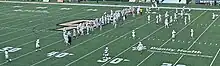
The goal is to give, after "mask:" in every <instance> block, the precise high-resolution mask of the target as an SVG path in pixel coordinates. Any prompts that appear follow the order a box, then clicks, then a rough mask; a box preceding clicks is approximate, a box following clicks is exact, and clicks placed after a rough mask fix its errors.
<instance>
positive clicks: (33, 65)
mask: <svg viewBox="0 0 220 66" xmlns="http://www.w3.org/2000/svg"><path fill="white" fill-rule="evenodd" d="M141 17H144V16H141ZM141 17H138V18H136V19H134V20H137V19H139V18H141ZM134 20H132V21H134ZM132 21H131V22H132ZM127 23H128V22H126V23H125V24H127ZM123 25H124V24H123ZM114 29H115V28H114ZM111 30H113V29H111ZM99 36H101V35H99ZM99 36H97V37H99ZM94 38H96V37H93V38H92V39H89V40H86V41H83V42H81V43H79V44H76V45H74V46H72V47H70V48H67V49H65V50H63V51H62V52H65V51H67V50H69V49H72V48H75V47H77V46H79V45H82V44H84V43H86V42H88V41H90V40H93V39H94ZM116 40H118V38H116V39H115V40H112V41H110V42H111V43H112V42H114V41H116ZM110 42H109V43H110ZM103 46H105V45H103ZM96 51H97V50H96ZM50 58H52V57H48V58H45V59H43V60H41V61H39V62H37V63H34V64H32V65H31V66H35V65H37V64H39V63H41V62H43V61H46V60H48V59H50Z"/></svg>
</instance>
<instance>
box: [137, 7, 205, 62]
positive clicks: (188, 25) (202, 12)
mask: <svg viewBox="0 0 220 66" xmlns="http://www.w3.org/2000/svg"><path fill="white" fill-rule="evenodd" d="M206 12H207V11H204V12H202V14H200V15H199V16H197V17H196V18H195V19H194V20H193V21H192V22H190V23H189V24H187V25H186V26H185V27H183V28H182V29H181V30H179V31H178V32H177V33H176V35H177V34H179V33H180V32H182V31H183V30H184V29H185V28H186V27H188V26H189V25H190V24H192V23H193V22H194V21H195V20H197V19H198V18H199V17H201V16H202V15H203V14H205V13H206ZM171 39H172V38H169V39H168V40H167V41H166V42H164V43H163V44H162V45H161V46H160V47H163V46H164V45H165V44H167V43H168V42H169V41H170V40H171ZM153 54H154V52H153V53H151V54H150V55H148V56H147V57H146V58H144V59H143V60H142V61H141V62H140V63H138V64H137V66H140V65H141V64H142V63H143V62H144V61H146V60H147V59H148V58H150V57H151V56H152V55H153Z"/></svg>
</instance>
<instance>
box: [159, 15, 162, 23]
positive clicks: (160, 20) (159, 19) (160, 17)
mask: <svg viewBox="0 0 220 66" xmlns="http://www.w3.org/2000/svg"><path fill="white" fill-rule="evenodd" d="M161 21H162V19H161V14H159V22H161Z"/></svg>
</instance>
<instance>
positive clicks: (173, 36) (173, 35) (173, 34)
mask: <svg viewBox="0 0 220 66" xmlns="http://www.w3.org/2000/svg"><path fill="white" fill-rule="evenodd" d="M175 33H176V31H174V30H173V31H172V38H175Z"/></svg>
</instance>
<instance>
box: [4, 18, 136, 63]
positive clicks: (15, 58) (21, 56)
mask: <svg viewBox="0 0 220 66" xmlns="http://www.w3.org/2000/svg"><path fill="white" fill-rule="evenodd" d="M86 17H88V16H86ZM84 18H85V17H84ZM138 18H140V17H138ZM138 18H135V19H133V20H131V21H129V22H126V23H124V24H122V25H121V26H123V25H125V24H129V23H131V22H133V21H134V20H136V19H138ZM114 29H116V28H113V29H110V30H108V31H105V32H103V33H101V34H98V35H97V36H95V37H93V38H90V39H88V40H85V41H83V42H81V43H80V44H83V43H85V42H88V41H90V40H93V39H95V38H97V37H99V36H101V35H103V34H105V33H108V32H110V31H112V30H114ZM55 34H56V33H55ZM50 35H51V34H50ZM31 42H34V41H31ZM58 42H61V41H58ZM58 42H54V43H58ZM54 43H52V44H54ZM25 44H26V43H25ZM25 44H24V45H25ZM21 46H22V45H21ZM47 46H48V45H47ZM49 46H50V45H49ZM42 48H43V47H42ZM42 48H41V49H42ZM45 48H46V47H45ZM33 52H35V51H31V52H28V53H26V54H23V55H21V56H18V57H16V58H14V59H12V60H16V59H19V58H21V57H24V56H26V55H29V54H31V53H33ZM6 63H7V62H3V63H1V64H0V66H1V65H3V64H6Z"/></svg>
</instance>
